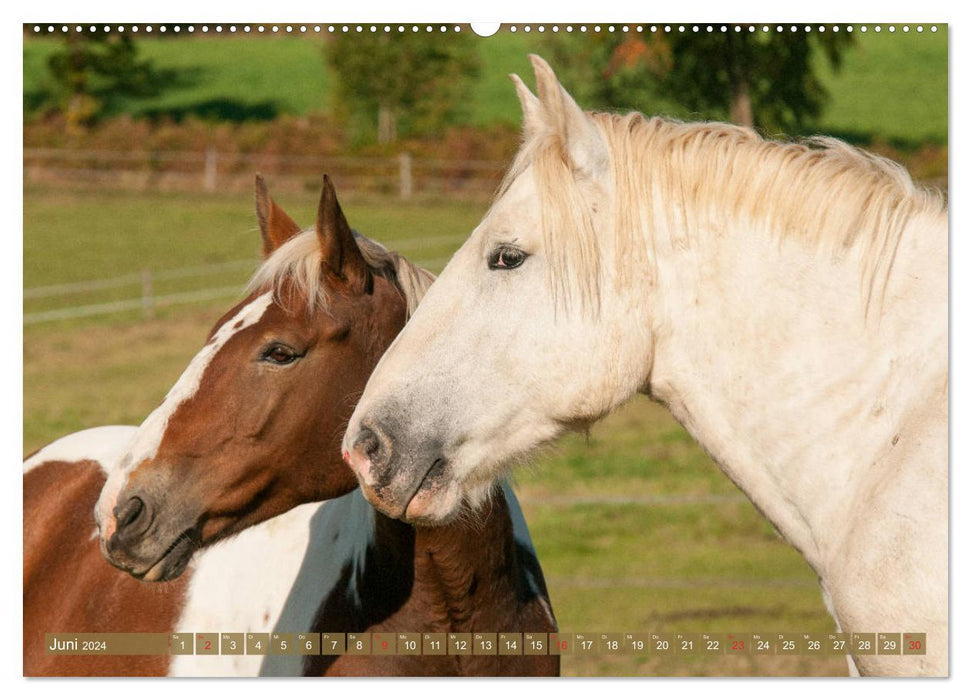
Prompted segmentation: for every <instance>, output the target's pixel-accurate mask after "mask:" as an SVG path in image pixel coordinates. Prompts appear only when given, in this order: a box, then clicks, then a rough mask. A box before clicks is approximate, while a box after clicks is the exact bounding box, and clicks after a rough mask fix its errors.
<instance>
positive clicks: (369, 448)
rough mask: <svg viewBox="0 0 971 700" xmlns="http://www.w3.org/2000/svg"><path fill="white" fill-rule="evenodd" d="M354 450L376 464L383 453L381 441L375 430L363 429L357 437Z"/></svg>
mask: <svg viewBox="0 0 971 700" xmlns="http://www.w3.org/2000/svg"><path fill="white" fill-rule="evenodd" d="M354 449H356V450H357V451H358V452H361V453H363V454H364V455H365V456H366V457H367V458H368V459H369V460H371V461H372V462H374V461H376V458H377V457H378V455H380V453H381V441H380V440H379V439H378V436H377V435H376V434H375V432H374V431H373V430H371V429H370V428H362V429H361V432H360V433H358V435H357V440H355V441H354Z"/></svg>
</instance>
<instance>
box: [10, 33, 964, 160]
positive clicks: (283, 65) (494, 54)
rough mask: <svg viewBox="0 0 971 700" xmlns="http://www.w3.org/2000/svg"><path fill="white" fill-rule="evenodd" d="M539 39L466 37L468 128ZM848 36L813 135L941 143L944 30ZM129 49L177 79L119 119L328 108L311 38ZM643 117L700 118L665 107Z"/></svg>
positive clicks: (488, 114) (43, 44)
mask: <svg viewBox="0 0 971 700" xmlns="http://www.w3.org/2000/svg"><path fill="white" fill-rule="evenodd" d="M549 36H550V35H548V34H547V35H546V36H545V37H544V36H542V35H539V34H537V33H535V32H533V33H531V34H524V33H522V32H519V33H517V34H512V33H509V32H505V31H503V32H500V33H498V34H496V35H494V36H492V37H489V38H479V37H477V38H476V41H477V42H479V46H480V53H481V58H482V71H481V75H480V78H479V80H478V83H477V85H476V88H475V91H474V97H473V100H472V104H471V106H470V109H469V110H468V112H469V114H470V115H472V117H471V119H472V123H473V124H475V125H478V126H483V125H489V124H493V123H496V122H505V123H509V124H518V123H519V118H520V116H519V115H520V112H519V104H518V102H517V100H516V97H515V93H514V92H513V89H512V86H511V85H510V83H509V79H508V77H507V76H508V74H509V73H512V72H515V73H519V74H520V75H522V76H524V77H525V76H531V75H532V71H531V69H530V66H529V62H528V60H527V58H526V56H527V54H528V53H530V52H537V53H540V54H542V53H548V52H547V51H546V47H547V44H546V43H545V42H549V41H550V38H549ZM856 36H857V42H856V44H855V46H853V47H852V48H851V49H850V50H849V51H847V53H846V54H845V56H844V63H843V67H842V69H841V70H840V71H839V72H837V73H834V72H833V71H831V70H830V69H829V67H828V66H824V67H822V68H821V75H822V76H823V82H824V84H825V85H826V87H827V88H828V89H829V91H830V93H831V95H832V101H831V102H830V104H829V105H828V107H827V109H826V111H825V113H824V114H823V116H822V118H821V119H820V122H819V124H817V125H816V130H817V131H819V132H822V133H830V134H837V135H841V136H844V137H847V138H851V139H853V140H854V141H859V142H864V143H869V142H872V141H876V140H880V141H891V142H897V143H900V144H902V145H905V146H913V145H915V144H918V143H922V142H926V141H931V142H935V143H947V108H948V102H947V85H948V77H947V76H948V70H947V57H948V49H947V30H946V28H943V27H942V28H941V30H939V31H938V32H936V33H931V32H930V31H926V30H925V31H924V32H923V33H921V34H918V33H917V32H916V31H911V32H909V33H906V34H905V33H903V32H902V31H899V30H898V31H897V32H896V33H893V34H891V33H889V32H887V31H884V32H882V33H880V34H876V33H874V32H872V31H871V32H869V33H867V34H862V33H859V32H857V35H856ZM138 45H139V47H140V50H141V51H142V53H143V55H144V56H146V57H148V58H151V59H152V60H153V61H154V62H155V64H156V66H157V67H158V68H160V69H173V70H175V71H177V75H178V82H177V83H176V84H175V85H173V86H172V87H171V88H169V89H168V90H167V91H166V92H165V93H164V94H163V95H160V96H159V97H157V98H149V99H142V100H129V101H125V102H123V103H121V104H120V105H119V111H120V112H123V113H130V114H133V115H135V116H139V115H154V114H160V113H168V114H173V115H176V116H182V115H186V114H195V115H198V116H202V117H218V116H225V117H228V118H234V119H247V118H251V119H263V118H270V117H272V116H275V115H278V114H285V113H286V114H298V115H302V114H307V113H309V112H320V111H325V110H327V109H328V108H329V107H330V103H329V94H330V87H331V86H332V84H333V79H334V76H333V75H331V74H330V73H329V72H328V69H327V67H326V66H325V63H324V60H323V53H322V45H323V39H322V38H321V37H317V36H290V37H271V36H263V37H253V36H248V37H233V38H227V37H221V38H203V37H199V36H196V37H192V38H189V37H183V38H178V39H173V38H167V39H164V40H161V39H145V38H142V39H140V40H139V43H138ZM55 46H56V43H55V41H53V40H51V39H40V38H27V39H26V40H25V41H24V94H25V104H28V105H29V104H31V100H33V99H34V96H36V95H37V94H38V93H39V92H40V91H42V90H43V88H44V86H45V84H46V82H47V81H48V80H49V78H48V77H47V76H46V67H45V65H46V64H45V61H46V57H47V56H48V55H49V54H50V52H51V51H52V50H53V48H54V47H55ZM530 80H531V78H530ZM567 87H568V88H569V87H570V86H569V85H567ZM648 111H658V112H663V113H665V114H668V115H670V116H679V117H693V118H704V117H705V115H698V114H688V113H686V112H685V111H684V110H683V109H681V108H679V106H678V105H677V104H674V103H670V102H664V103H659V104H658V105H656V106H653V107H649V108H648Z"/></svg>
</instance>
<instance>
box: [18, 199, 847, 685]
mask: <svg viewBox="0 0 971 700" xmlns="http://www.w3.org/2000/svg"><path fill="white" fill-rule="evenodd" d="M270 184H271V187H272V183H270ZM278 199H279V200H280V203H281V204H282V205H283V206H284V207H285V208H286V209H288V210H289V211H290V213H291V214H292V215H293V216H294V218H295V219H296V220H297V221H298V222H299V223H302V224H307V225H309V224H310V223H311V217H312V214H313V211H314V208H315V205H316V198H315V196H314V195H313V194H311V193H306V194H303V195H295V194H288V195H286V196H280V197H278ZM344 205H345V210H346V212H347V215H348V219H349V220H350V222H351V223H352V225H354V226H355V227H356V228H358V229H360V230H361V231H362V232H364V233H367V234H370V235H373V236H374V237H376V238H378V239H380V240H382V241H385V242H389V243H391V244H393V246H396V247H400V248H402V249H406V250H407V252H408V255H409V256H411V257H413V258H415V259H424V260H436V259H440V258H441V257H442V256H443V255H446V254H447V253H448V252H449V251H450V250H453V249H454V247H455V246H456V245H457V244H458V243H459V242H460V241H461V239H462V238H463V237H464V234H465V233H467V232H468V231H470V230H471V229H472V227H473V226H474V225H475V224H476V223H477V221H478V220H479V218H480V217H481V216H482V214H483V213H484V211H485V208H486V206H487V203H486V202H454V201H446V202H434V201H425V202H422V203H420V204H418V203H416V204H408V205H403V204H401V203H400V202H398V201H394V200H378V199H353V198H348V199H346V201H344ZM251 212H252V201H251V198H250V197H248V196H242V195H201V194H196V195H164V194H161V195H153V194H134V193H118V192H105V191H100V190H90V189H85V188H76V189H74V190H70V191H65V190H64V189H63V188H58V189H48V188H42V187H33V186H30V187H28V188H27V189H26V190H25V192H24V280H25V286H26V287H35V286H38V285H43V284H51V283H55V282H64V281H71V280H82V279H90V278H98V277H109V276H112V275H118V274H123V273H126V272H131V271H134V270H138V269H140V268H142V267H145V266H148V267H152V268H155V269H168V268H174V267H181V266H187V265H196V264H200V263H206V262H218V261H225V260H237V259H240V258H246V257H247V256H250V257H252V259H253V261H254V263H255V261H256V251H257V248H258V245H257V238H258V234H257V233H256V232H255V227H254V220H253V215H252V213H251ZM437 237H445V239H444V240H442V239H439V240H438V242H435V243H434V244H433V245H421V244H419V243H418V241H420V240H423V239H426V238H437ZM244 281H245V275H242V276H240V277H239V278H238V279H237V282H238V283H239V284H240V285H242V283H243V282H244ZM222 283H223V282H222V281H220V282H219V284H222ZM231 303H232V302H231V300H230V299H226V300H225V301H221V302H218V303H208V304H202V305H194V306H185V307H172V308H168V309H160V310H159V312H158V313H157V315H156V317H155V318H153V319H149V320H142V319H140V318H138V317H137V316H134V317H133V316H126V315H120V316H110V317H105V318H100V319H95V320H87V321H80V320H76V321H70V322H63V323H53V324H39V325H31V326H26V327H25V328H24V451H25V453H26V452H30V451H32V450H34V449H36V448H37V447H39V446H41V445H43V444H44V443H46V442H48V441H50V440H52V439H54V438H56V437H58V436H59V435H63V434H65V433H67V432H70V431H74V430H78V429H81V428H84V427H88V426H93V425H100V424H110V423H129V424H130V423H138V422H140V421H141V420H142V419H143V418H144V417H145V416H146V415H147V414H148V413H149V412H150V411H151V410H152V408H154V407H155V406H156V405H157V404H158V402H159V401H160V400H161V398H162V397H163V396H164V394H165V392H166V391H167V389H168V388H169V387H170V386H171V384H172V383H173V382H174V381H175V380H176V379H177V377H178V376H179V374H180V372H181V371H182V369H183V368H184V367H185V365H186V363H187V362H188V361H189V359H190V358H191V357H192V356H193V355H194V354H195V352H196V351H197V350H198V349H199V348H200V347H201V346H202V343H203V342H204V339H205V337H206V333H207V331H208V329H209V327H210V325H211V324H212V323H213V322H214V321H215V320H216V319H217V318H218V317H219V316H220V315H221V313H222V312H223V311H225V310H226V309H227V308H229V306H230V304H231ZM517 490H518V492H519V493H520V495H521V497H522V500H523V504H524V508H525V510H526V514H527V517H528V519H529V523H530V527H531V530H532V533H533V537H534V540H535V542H536V546H537V549H538V552H539V556H540V559H541V562H542V564H543V566H544V570H545V572H546V576H547V579H548V583H549V586H550V590H551V596H552V601H553V606H554V611H555V613H556V615H557V618H558V620H559V624H560V628H561V629H562V630H563V631H568V632H591V633H594V632H623V631H653V632H674V631H678V632H728V631H736V632H773V631H778V632H797V631H799V632H829V631H833V630H834V623H833V621H832V620H831V619H830V618H829V616H828V615H827V614H826V612H825V610H824V607H823V603H822V600H821V597H820V593H819V590H818V587H817V586H816V580H815V576H814V575H813V573H812V572H811V571H810V570H809V568H808V567H807V566H806V565H805V563H803V561H802V559H801V557H800V556H799V555H798V554H797V553H796V552H795V551H794V550H793V549H792V548H791V547H790V546H788V545H787V544H786V543H785V542H783V541H782V539H781V538H780V537H779V536H778V535H777V534H776V533H775V532H774V530H773V529H772V528H771V527H770V526H769V525H768V524H767V523H766V522H765V520H764V519H763V518H762V517H761V516H760V515H759V514H758V513H757V512H756V511H755V509H754V508H753V507H752V506H751V505H750V504H749V503H748V502H747V501H746V500H745V499H744V498H743V497H742V496H741V494H740V493H739V492H738V490H737V489H736V488H735V487H734V486H733V485H732V484H731V483H730V482H729V481H728V479H727V478H725V477H724V476H723V475H722V474H721V472H720V471H718V470H717V469H716V468H715V467H714V466H713V464H712V463H711V461H710V460H709V459H708V458H707V457H706V456H705V455H704V453H703V452H702V451H701V450H700V449H699V448H698V446H697V445H695V444H694V442H693V441H692V440H691V438H689V437H688V436H687V434H686V433H685V432H684V431H683V430H682V429H681V428H680V427H679V426H678V425H677V424H676V423H675V422H674V421H673V420H672V419H671V417H670V416H669V415H668V414H667V413H666V411H664V410H663V409H661V408H660V407H658V406H657V405H655V404H652V403H650V402H648V401H646V400H643V399H638V400H635V401H634V402H632V403H631V404H630V405H629V406H628V407H626V408H625V409H623V410H621V411H619V412H618V413H616V414H614V415H612V416H611V417H609V418H608V419H606V420H604V421H603V422H601V423H600V424H598V425H597V426H595V427H594V428H593V430H592V431H591V433H590V435H589V436H576V435H574V436H568V437H566V438H565V439H563V440H561V441H560V442H559V443H558V445H557V446H556V447H554V448H551V449H550V450H548V451H546V452H545V453H544V454H543V455H541V456H540V457H539V458H537V459H536V460H535V463H534V464H533V465H532V466H531V467H529V468H526V469H523V470H521V471H520V472H518V474H517ZM631 497H634V499H632V498H631ZM637 499H641V500H640V501H638V500H637ZM845 671H846V666H845V662H844V661H843V660H842V659H840V658H823V659H815V660H814V659H812V658H809V657H782V656H778V657H776V656H746V657H742V658H734V657H725V656H721V657H713V658H706V657H697V658H694V657H691V658H686V659H678V658H674V657H664V656H658V655H650V656H645V657H642V658H641V657H617V658H611V657H606V656H591V657H583V656H570V657H565V658H564V662H563V672H564V674H566V675H589V674H610V675H639V674H644V675H689V674H697V675H762V674H765V675H802V674H807V675H845Z"/></svg>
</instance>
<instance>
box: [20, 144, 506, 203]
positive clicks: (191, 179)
mask: <svg viewBox="0 0 971 700" xmlns="http://www.w3.org/2000/svg"><path fill="white" fill-rule="evenodd" d="M505 166H506V163H505V162H503V161H492V160H448V159H438V158H416V157H413V156H412V155H411V154H409V153H407V152H402V153H398V154H396V155H394V156H390V157H386V156H299V155H281V154H250V153H222V152H219V151H217V150H216V149H214V148H209V149H207V150H205V151H112V150H98V149H67V148H25V149H24V164H23V168H24V181H25V182H64V181H73V182H78V181H83V182H88V183H100V184H110V185H114V186H120V187H131V188H136V189H150V188H155V189H188V190H197V189H199V188H200V187H201V188H202V189H203V190H205V191H207V192H215V191H216V190H226V189H248V188H251V187H252V183H253V174H254V173H256V172H262V173H263V174H265V175H272V176H273V177H274V179H275V180H276V182H275V183H274V186H276V185H277V184H282V185H283V186H286V185H287V184H288V183H290V184H296V183H300V184H304V183H306V182H307V181H308V180H309V179H311V178H313V179H316V178H319V177H320V175H321V173H323V172H328V173H330V174H331V176H333V177H334V179H335V180H336V181H337V182H338V185H339V187H340V188H341V190H342V191H344V190H362V191H370V192H381V193H385V194H395V193H396V194H397V195H398V196H399V197H401V198H402V199H410V198H411V197H413V196H414V195H416V194H419V193H431V194H450V195H451V194H461V193H467V194H475V195H488V194H491V193H492V192H493V191H494V190H495V187H496V185H497V184H498V183H499V180H500V178H501V177H502V172H503V169H504V168H505Z"/></svg>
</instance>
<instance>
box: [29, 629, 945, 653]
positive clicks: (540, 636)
mask: <svg viewBox="0 0 971 700" xmlns="http://www.w3.org/2000/svg"><path fill="white" fill-rule="evenodd" d="M44 645H45V649H46V651H47V653H48V654H60V655H65V656H67V655H109V654H118V655H146V654H148V655H156V654H158V655H179V654H193V655H235V654H251V655H273V656H276V655H288V654H299V655H304V656H306V655H314V656H317V655H342V654H352V655H361V656H375V655H377V656H442V655H453V656H495V655H499V656H520V655H542V656H546V655H557V656H589V655H601V656H616V655H664V656H685V655H697V656H722V655H729V656H743V655H750V654H752V655H780V656H789V655H794V656H842V655H845V654H854V655H857V656H867V655H871V654H880V655H888V654H891V655H901V654H904V655H925V654H926V653H927V635H926V634H925V633H923V632H853V633H845V632H840V633H829V634H820V633H806V632H797V633H786V632H742V633H738V632H729V633H724V632H645V633H638V632H551V633H549V634H547V633H545V632H474V633H469V632H448V633H444V632H373V633H372V632H350V633H344V632H292V633H283V632H273V633H269V634H268V633H254V632H248V633H245V634H244V633H232V632H221V633H220V632H171V633H167V632H166V633H124V632H117V633H105V634H72V633H48V634H45V635H44Z"/></svg>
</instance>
